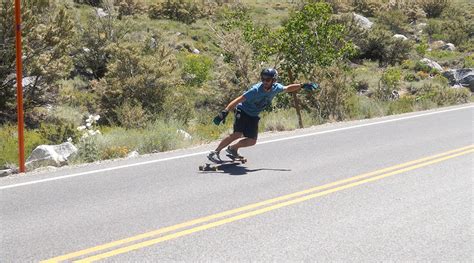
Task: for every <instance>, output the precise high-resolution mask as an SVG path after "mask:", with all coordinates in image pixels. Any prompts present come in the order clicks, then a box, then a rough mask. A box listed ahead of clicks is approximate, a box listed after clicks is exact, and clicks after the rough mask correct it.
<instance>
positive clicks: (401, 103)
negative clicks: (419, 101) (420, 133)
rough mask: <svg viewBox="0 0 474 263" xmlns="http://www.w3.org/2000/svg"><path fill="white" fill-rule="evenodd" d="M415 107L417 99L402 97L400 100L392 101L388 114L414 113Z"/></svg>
mask: <svg viewBox="0 0 474 263" xmlns="http://www.w3.org/2000/svg"><path fill="white" fill-rule="evenodd" d="M414 107H415V98H414V97H411V96H406V97H401V98H400V99H399V100H395V101H390V102H389V104H388V110H387V114H388V115H392V114H401V113H407V112H412V111H413V110H414Z"/></svg>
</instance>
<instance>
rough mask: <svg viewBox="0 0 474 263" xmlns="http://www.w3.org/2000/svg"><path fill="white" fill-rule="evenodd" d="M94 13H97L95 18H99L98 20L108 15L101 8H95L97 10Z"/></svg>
mask: <svg viewBox="0 0 474 263" xmlns="http://www.w3.org/2000/svg"><path fill="white" fill-rule="evenodd" d="M95 12H96V13H97V16H98V17H100V18H102V17H106V16H108V15H109V14H107V12H105V11H104V9H102V8H97V9H96V10H95Z"/></svg>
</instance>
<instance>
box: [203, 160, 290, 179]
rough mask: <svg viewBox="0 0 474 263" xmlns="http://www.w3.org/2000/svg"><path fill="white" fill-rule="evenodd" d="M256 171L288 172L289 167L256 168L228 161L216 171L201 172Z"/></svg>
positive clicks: (236, 174) (237, 174) (230, 172)
mask: <svg viewBox="0 0 474 263" xmlns="http://www.w3.org/2000/svg"><path fill="white" fill-rule="evenodd" d="M258 171H276V172H290V171H291V169H272V168H258V169H248V168H247V167H245V166H241V165H240V164H237V163H228V164H221V165H220V167H219V170H217V171H203V172H202V173H226V174H229V175H232V176H239V175H245V174H248V173H253V172H258Z"/></svg>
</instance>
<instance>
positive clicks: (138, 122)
mask: <svg viewBox="0 0 474 263" xmlns="http://www.w3.org/2000/svg"><path fill="white" fill-rule="evenodd" d="M115 113H116V114H117V120H118V122H119V124H120V125H122V127H124V128H126V129H132V128H143V127H145V125H146V122H147V119H148V115H147V114H146V112H145V110H143V107H142V105H141V103H140V102H133V103H132V102H130V101H129V100H126V101H125V102H124V103H123V104H122V105H120V106H118V107H116V108H115Z"/></svg>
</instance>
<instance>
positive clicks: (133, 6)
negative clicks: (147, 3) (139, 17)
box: [115, 0, 145, 19]
mask: <svg viewBox="0 0 474 263" xmlns="http://www.w3.org/2000/svg"><path fill="white" fill-rule="evenodd" d="M115 5H117V6H118V13H119V15H118V18H119V19H121V18H122V17H124V16H131V15H135V14H140V13H142V12H144V11H145V7H144V5H143V3H142V2H140V1H137V0H118V2H117V1H116V3H115Z"/></svg>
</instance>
